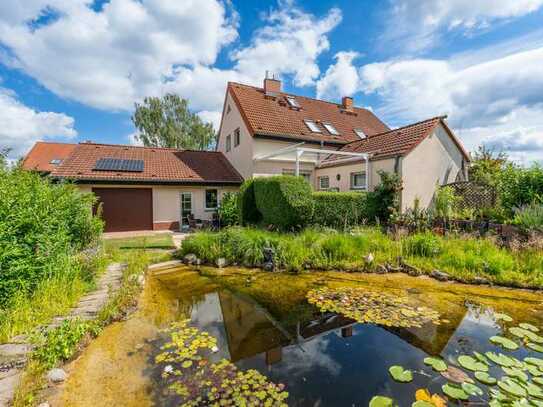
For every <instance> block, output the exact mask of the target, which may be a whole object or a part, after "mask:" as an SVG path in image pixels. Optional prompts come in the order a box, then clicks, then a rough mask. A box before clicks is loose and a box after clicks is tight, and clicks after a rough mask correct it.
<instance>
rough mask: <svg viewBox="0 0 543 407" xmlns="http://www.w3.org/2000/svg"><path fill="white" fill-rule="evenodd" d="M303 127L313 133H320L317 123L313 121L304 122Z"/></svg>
mask: <svg viewBox="0 0 543 407" xmlns="http://www.w3.org/2000/svg"><path fill="white" fill-rule="evenodd" d="M304 122H305V125H306V126H307V127H308V128H309V130H311V131H312V132H313V133H321V129H319V126H317V123H315V122H314V121H313V120H304Z"/></svg>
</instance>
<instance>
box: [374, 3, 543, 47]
mask: <svg viewBox="0 0 543 407" xmlns="http://www.w3.org/2000/svg"><path fill="white" fill-rule="evenodd" d="M542 5H543V0H515V1H511V0H479V1H469V0H447V1H443V0H400V1H395V2H393V3H391V9H390V11H389V16H388V17H389V18H388V20H389V21H390V23H389V24H387V30H386V32H385V33H384V35H383V37H382V40H383V41H384V42H386V43H387V44H396V46H398V48H401V49H403V50H406V51H412V52H419V51H422V50H425V49H428V48H431V47H432V46H435V45H437V44H438V43H439V42H440V38H441V36H442V35H443V34H444V33H446V32H452V31H454V32H460V33H463V34H465V35H470V34H473V33H475V32H477V31H479V30H485V29H490V28H491V26H492V25H493V24H496V22H500V21H507V20H508V19H511V18H515V17H521V16H524V15H526V14H529V13H532V12H534V11H536V10H538V9H539V8H540V7H541V6H542Z"/></svg>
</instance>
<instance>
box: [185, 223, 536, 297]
mask: <svg viewBox="0 0 543 407" xmlns="http://www.w3.org/2000/svg"><path fill="white" fill-rule="evenodd" d="M264 247H272V248H274V251H275V262H276V264H277V265H278V266H279V267H280V268H282V269H285V270H288V271H296V272H299V271H302V270H304V269H315V270H351V271H370V270H371V269H375V268H376V267H377V266H379V265H383V264H385V263H389V264H392V265H397V264H398V258H399V257H400V256H401V258H402V259H403V261H404V262H406V263H408V264H409V265H412V266H415V267H417V268H419V269H420V270H421V271H422V272H423V273H428V274H429V273H431V272H432V271H433V270H436V269H438V270H441V271H444V272H447V273H449V274H450V275H451V276H452V277H454V278H456V279H458V280H460V281H465V282H470V281H473V280H474V279H476V278H477V277H484V278H486V279H488V280H490V281H492V282H494V283H496V284H502V285H509V286H515V287H539V288H542V287H543V251H541V250H537V249H530V250H522V251H518V252H515V251H510V250H507V249H505V248H501V247H498V246H497V245H496V244H495V243H494V242H493V241H491V240H490V239H477V238H471V237H466V236H454V235H451V236H447V237H443V236H437V235H433V234H431V233H429V232H426V233H420V234H415V235H412V236H408V237H403V238H401V239H400V240H394V239H392V238H391V237H389V236H387V235H386V234H384V233H382V232H381V231H380V230H379V229H377V228H360V229H358V230H355V231H353V232H352V233H339V232H335V231H332V230H318V229H306V230H304V231H302V232H300V233H277V232H268V231H265V230H261V229H251V228H230V229H226V230H224V231H221V232H219V233H213V232H200V233H197V234H195V235H192V236H190V237H188V238H187V239H185V241H184V242H183V245H182V248H181V250H180V252H179V253H178V256H183V255H185V254H187V253H194V254H196V255H197V256H198V257H199V258H201V259H202V260H204V261H206V262H209V263H213V262H214V261H215V260H216V259H217V258H219V257H224V258H226V259H227V260H228V261H229V263H230V264H233V263H237V264H240V265H244V266H250V267H259V266H260V265H261V264H262V260H263V257H262V251H263V249H264ZM370 253H371V254H372V255H373V256H374V259H375V260H374V262H373V263H372V264H371V265H367V264H366V262H365V260H364V257H365V256H367V255H369V254H370Z"/></svg>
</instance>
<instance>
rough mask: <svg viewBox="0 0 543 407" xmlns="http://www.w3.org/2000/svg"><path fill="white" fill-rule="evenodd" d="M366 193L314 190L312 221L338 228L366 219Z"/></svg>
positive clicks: (344, 227) (360, 222)
mask: <svg viewBox="0 0 543 407" xmlns="http://www.w3.org/2000/svg"><path fill="white" fill-rule="evenodd" d="M367 199H368V196H367V193H365V192H315V193H314V194H313V200H314V201H315V210H314V212H313V219H312V223H313V224H314V225H319V226H327V227H333V228H338V229H347V228H349V227H351V226H356V225H360V224H362V223H364V222H365V221H367V219H368V214H367Z"/></svg>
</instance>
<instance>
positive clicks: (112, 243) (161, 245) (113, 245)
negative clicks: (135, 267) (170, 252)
mask: <svg viewBox="0 0 543 407" xmlns="http://www.w3.org/2000/svg"><path fill="white" fill-rule="evenodd" d="M104 246H105V248H106V251H111V250H115V249H121V250H124V249H166V250H167V249H175V246H174V244H173V240H172V235H171V234H169V233H159V234H156V235H151V236H138V237H130V238H122V239H107V240H104Z"/></svg>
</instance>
